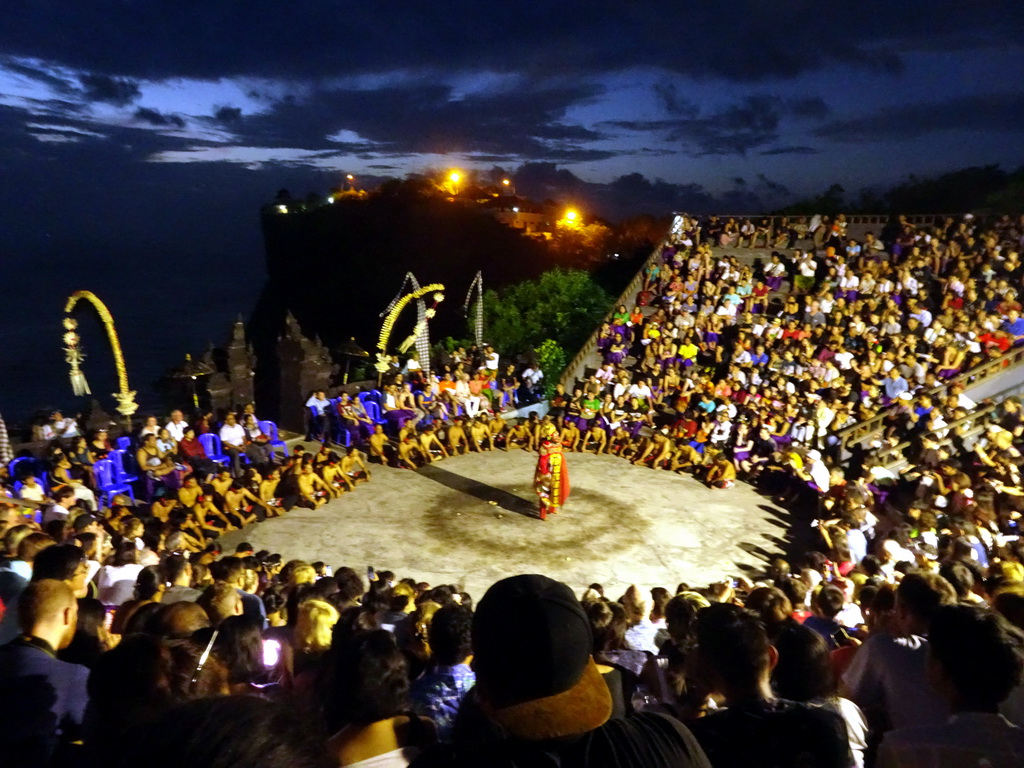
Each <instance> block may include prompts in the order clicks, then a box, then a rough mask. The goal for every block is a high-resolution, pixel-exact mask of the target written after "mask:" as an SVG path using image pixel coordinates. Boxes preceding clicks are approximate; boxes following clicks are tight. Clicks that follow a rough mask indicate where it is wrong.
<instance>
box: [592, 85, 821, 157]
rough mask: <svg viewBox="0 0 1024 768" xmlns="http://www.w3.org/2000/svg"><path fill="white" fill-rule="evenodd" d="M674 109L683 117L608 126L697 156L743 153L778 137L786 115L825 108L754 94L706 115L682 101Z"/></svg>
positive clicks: (618, 122) (805, 113) (632, 121)
mask: <svg viewBox="0 0 1024 768" xmlns="http://www.w3.org/2000/svg"><path fill="white" fill-rule="evenodd" d="M811 102H814V103H813V104H811ZM819 102H820V103H819ZM676 109H677V112H682V113H685V116H682V117H673V118H669V119H665V120H620V121H612V122H609V123H607V125H608V126H609V127H614V128H621V129H625V130H628V131H637V132H648V133H653V134H656V135H658V136H659V137H661V138H662V139H663V140H665V141H668V142H672V143H679V144H681V145H682V146H683V149H684V151H686V152H688V153H689V154H691V155H694V156H698V157H699V156H702V155H746V154H747V152H749V151H750V150H752V149H756V148H757V147H761V146H764V145H766V144H770V143H772V142H774V141H775V140H776V139H778V137H779V125H780V124H781V122H782V120H783V118H784V116H786V115H787V114H794V113H795V114H798V115H799V116H800V117H806V116H808V115H809V113H810V112H812V111H813V112H816V113H819V114H820V112H821V110H822V109H827V107H826V106H825V105H824V102H821V100H820V99H810V100H801V101H800V102H798V103H797V104H796V106H795V109H796V112H794V105H793V103H792V102H788V101H786V100H784V99H780V98H778V97H775V96H766V95H754V96H748V97H746V98H745V99H743V100H741V101H740V102H738V103H736V104H732V105H730V106H727V107H725V108H723V109H720V110H718V111H716V112H711V113H708V114H703V113H702V112H701V111H700V110H699V108H698V107H697V106H696V105H694V104H687V103H684V102H678V103H677V104H676Z"/></svg>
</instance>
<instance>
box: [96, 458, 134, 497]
mask: <svg viewBox="0 0 1024 768" xmlns="http://www.w3.org/2000/svg"><path fill="white" fill-rule="evenodd" d="M92 471H93V473H94V475H95V477H96V489H97V490H98V491H99V492H100V502H101V503H102V502H103V499H106V500H107V507H109V506H110V500H111V499H112V498H114V496H116V495H117V494H119V493H127V494H128V496H129V497H130V498H131V500H132V501H133V502H134V501H135V494H134V493H133V492H132V487H131V486H130V485H128V483H122V482H120V481H118V479H117V467H116V466H114V462H113V461H111V460H110V459H100V460H99V461H97V462H96V463H95V464H93V465H92Z"/></svg>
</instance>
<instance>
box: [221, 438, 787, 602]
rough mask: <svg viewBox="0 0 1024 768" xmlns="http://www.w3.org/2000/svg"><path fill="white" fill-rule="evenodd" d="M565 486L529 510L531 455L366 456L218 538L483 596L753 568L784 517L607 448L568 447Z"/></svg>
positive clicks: (713, 576)
mask: <svg viewBox="0 0 1024 768" xmlns="http://www.w3.org/2000/svg"><path fill="white" fill-rule="evenodd" d="M566 461H567V462H568V466H569V480H570V485H571V488H572V493H571V495H570V497H569V500H568V502H567V503H566V506H565V508H564V509H563V511H562V512H560V513H559V514H558V515H555V516H554V517H549V518H548V519H547V520H546V521H542V520H540V519H539V518H537V517H536V514H537V512H536V510H537V497H536V496H535V495H534V493H533V488H532V482H533V472H534V468H535V466H536V462H537V455H536V454H534V453H527V452H525V451H522V450H513V451H510V452H509V453H505V452H504V451H494V452H491V453H482V454H477V453H474V454H469V455H466V456H455V457H452V458H449V459H444V460H442V461H438V462H436V463H434V464H432V465H430V466H428V467H424V468H421V469H419V470H417V471H411V470H400V469H392V468H390V467H381V466H372V470H373V479H372V480H371V481H370V482H369V483H368V484H367V483H364V484H362V485H359V486H357V487H356V490H355V492H354V493H347V494H344V495H343V496H342V497H341V498H340V499H337V500H335V501H333V502H330V503H329V504H327V505H325V506H323V507H321V508H320V509H318V510H308V509H293V510H292V511H291V512H288V513H287V514H285V515H284V517H281V518H274V519H271V520H267V521H266V522H263V523H259V524H257V525H254V526H250V527H249V528H247V529H245V530H243V531H236V532H233V533H231V534H230V535H228V536H225V537H224V538H223V540H222V541H223V544H224V548H225V551H226V552H231V551H232V550H233V549H234V547H235V545H236V544H237V543H238V542H240V541H248V542H250V543H251V544H253V546H254V547H255V548H256V549H257V550H259V549H269V550H270V551H272V552H279V553H281V555H282V556H283V557H284V558H285V560H288V559H292V558H297V559H302V560H306V561H316V560H322V561H324V562H326V563H328V564H329V565H331V566H333V567H335V568H337V567H339V566H342V565H347V566H350V567H352V568H355V569H356V570H357V571H359V572H363V571H364V570H365V568H366V566H368V565H372V566H374V567H375V568H377V569H378V570H380V569H388V570H392V571H394V572H395V573H397V574H398V576H399V578H402V577H406V576H409V577H413V578H415V579H417V580H422V581H427V582H429V583H430V584H432V585H436V584H459V585H462V586H463V588H464V589H465V590H466V591H468V592H469V593H470V594H472V595H473V596H474V597H480V596H481V595H482V594H483V592H484V590H485V589H486V588H487V587H488V586H490V585H491V584H493V583H494V582H495V581H497V580H498V579H501V578H503V577H505V576H510V575H512V574H516V573H543V574H545V575H547V576H550V577H552V578H556V579H559V580H561V581H564V582H566V583H567V584H569V586H571V587H572V588H573V589H574V590H576V591H577V592H579V590H581V589H583V588H585V587H586V586H587V585H588V584H589V583H591V582H594V581H597V582H600V583H602V584H604V585H605V586H606V587H607V588H608V590H609V595H612V594H615V595H617V594H619V592H620V591H621V590H622V589H624V588H625V587H626V586H628V585H629V584H639V585H642V586H646V587H653V586H665V587H667V588H669V589H673V588H674V587H675V586H676V584H677V583H678V582H680V581H686V582H689V583H691V584H694V585H705V584H708V583H710V582H712V581H716V580H720V579H724V578H728V577H732V576H736V575H740V574H743V573H748V574H749V573H756V572H761V571H762V570H763V568H764V564H765V561H766V559H767V558H768V557H770V556H771V555H773V554H776V553H779V552H781V551H782V550H783V548H784V547H785V544H786V541H785V537H786V533H787V530H788V528H789V522H788V521H789V515H788V513H787V512H785V511H784V510H782V509H779V508H778V507H775V506H773V505H771V503H770V502H769V501H768V500H766V499H764V498H763V497H761V496H759V495H758V494H757V493H755V492H754V490H753V489H752V488H750V487H749V486H747V485H743V484H740V485H737V486H736V487H734V488H730V489H728V490H712V489H709V488H706V487H705V486H704V485H702V484H701V483H699V482H697V481H696V480H694V479H693V478H692V477H689V476H687V475H681V474H674V473H670V472H666V471H661V470H659V471H655V470H652V469H649V468H647V467H636V466H633V465H632V464H630V463H629V462H627V461H625V460H624V459H619V458H616V457H613V456H594V455H592V454H575V453H571V454H567V455H566Z"/></svg>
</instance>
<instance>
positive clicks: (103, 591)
mask: <svg viewBox="0 0 1024 768" xmlns="http://www.w3.org/2000/svg"><path fill="white" fill-rule="evenodd" d="M142 568H143V566H142V565H140V564H138V563H130V564H128V565H116V566H115V565H104V566H103V567H102V568H100V572H99V577H98V578H97V580H96V586H97V587H99V598H100V600H101V601H102V602H103V604H104V605H120V604H121V603H123V602H125V601H126V600H131V598H132V595H133V594H135V581H136V579H138V578H139V571H141V570H142Z"/></svg>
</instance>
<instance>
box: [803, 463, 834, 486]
mask: <svg viewBox="0 0 1024 768" xmlns="http://www.w3.org/2000/svg"><path fill="white" fill-rule="evenodd" d="M807 474H809V475H810V476H811V480H813V481H814V484H815V485H816V486H818V487H819V488H820V489H821V492H822V493H827V492H828V489H829V485H830V481H831V479H832V478H831V476H830V475H829V472H828V467H826V466H825V462H823V461H811V463H810V464H809V465H808V466H807Z"/></svg>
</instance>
